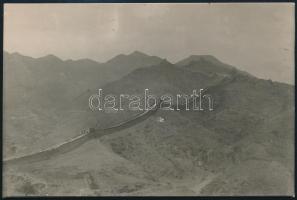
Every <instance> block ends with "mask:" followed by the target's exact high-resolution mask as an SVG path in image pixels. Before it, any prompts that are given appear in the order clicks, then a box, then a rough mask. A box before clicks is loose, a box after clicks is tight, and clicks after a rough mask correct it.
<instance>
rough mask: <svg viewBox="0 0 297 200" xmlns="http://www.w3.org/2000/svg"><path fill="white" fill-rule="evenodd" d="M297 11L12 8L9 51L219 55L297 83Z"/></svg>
mask: <svg viewBox="0 0 297 200" xmlns="http://www.w3.org/2000/svg"><path fill="white" fill-rule="evenodd" d="M294 29H295V28H294V4H292V3H265V4H262V3H256V4H252V3H248V4H6V5H5V10H4V49H5V50H7V51H8V52H15V51H16V52H19V53H21V54H24V55H28V56H32V57H40V56H44V55H47V54H55V55H57V56H58V57H61V58H62V59H79V58H91V59H94V60H97V61H100V62H104V61H106V60H108V59H110V58H111V57H113V56H115V55H117V54H120V53H124V54H128V53H131V52H133V51H134V50H139V51H143V52H144V53H147V54H150V55H157V56H160V57H163V58H167V59H168V60H169V61H171V62H176V61H178V60H180V59H182V58H185V57H187V56H189V55H193V54H211V55H214V56H216V57H217V58H218V59H220V60H222V61H224V62H226V63H228V64H232V65H235V66H237V67H238V68H240V69H243V70H246V71H248V72H250V73H252V74H254V75H256V76H258V77H263V78H270V79H272V80H277V81H282V82H288V83H293V82H294Z"/></svg>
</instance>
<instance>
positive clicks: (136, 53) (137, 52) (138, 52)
mask: <svg viewBox="0 0 297 200" xmlns="http://www.w3.org/2000/svg"><path fill="white" fill-rule="evenodd" d="M130 56H142V57H143V56H149V55H147V54H145V53H143V52H141V51H137V50H136V51H133V52H132V53H131V54H130Z"/></svg>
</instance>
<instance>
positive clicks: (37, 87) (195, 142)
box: [4, 51, 294, 196]
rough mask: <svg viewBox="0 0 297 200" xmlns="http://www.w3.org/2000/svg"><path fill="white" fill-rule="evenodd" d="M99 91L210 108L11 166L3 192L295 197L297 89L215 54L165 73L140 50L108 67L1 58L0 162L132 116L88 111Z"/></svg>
mask: <svg viewBox="0 0 297 200" xmlns="http://www.w3.org/2000/svg"><path fill="white" fill-rule="evenodd" d="M99 88H102V89H103V91H104V92H105V93H106V94H115V95H119V94H142V93H143V91H144V89H145V88H149V89H150V91H151V92H152V93H153V94H156V95H161V94H167V93H170V94H173V95H175V94H179V93H185V94H190V93H191V91H192V90H193V89H197V90H199V89H202V88H209V89H208V90H207V92H208V93H209V94H210V95H211V96H212V97H213V99H214V110H213V111H211V112H207V111H202V112H197V111H163V110H159V111H157V112H156V114H155V115H154V116H151V117H150V118H149V119H147V120H146V121H143V122H141V123H140V124H137V125H135V126H133V127H131V128H128V129H126V130H123V131H119V132H118V133H115V134H112V135H106V136H103V137H102V138H99V139H93V140H90V141H89V142H87V143H85V144H83V145H82V146H80V147H79V148H77V149H75V150H74V151H72V152H69V153H65V154H63V155H61V156H58V157H56V158H53V159H51V160H47V161H42V162H40V163H36V164H34V163H33V164H32V165H30V166H18V167H17V168H16V169H13V168H11V169H7V170H6V172H5V173H6V175H5V183H6V184H8V185H9V187H7V188H9V189H7V190H5V192H6V194H7V195H10V194H28V195H46V194H49V195H53V194H55V195H80V194H81V192H82V193H83V194H86V195H128V196H130V195H132V196H133V195H204V196H205V195H289V194H292V193H293V185H294V184H293V180H294V179H293V177H294V86H292V85H288V84H285V83H279V82H273V81H271V80H263V79H259V78H257V77H254V76H252V75H251V74H250V73H247V72H244V71H240V70H239V69H237V68H236V67H234V66H231V65H228V64H225V63H223V62H221V61H219V60H218V59H217V58H215V57H214V56H211V55H192V56H189V57H188V58H185V59H183V60H181V61H179V62H177V63H175V64H173V63H170V62H168V61H167V60H166V59H162V58H159V57H156V56H148V55H146V54H144V53H141V52H138V51H135V52H133V53H131V54H129V55H118V56H115V57H114V58H112V59H111V60H109V61H107V62H105V63H98V62H95V61H92V60H89V59H82V60H76V61H73V60H66V61H63V60H61V59H59V58H58V57H56V56H53V55H49V56H45V57H41V58H37V59H36V58H31V57H27V56H23V55H20V54H17V53H13V54H10V53H4V105H5V107H4V111H5V117H4V124H5V129H4V138H5V144H4V157H5V156H7V157H9V156H15V155H25V154H26V153H32V152H34V151H38V150H39V149H42V148H45V147H49V146H52V145H54V144H57V143H60V142H63V141H64V140H66V139H68V138H71V137H74V136H75V135H77V134H79V132H80V131H81V130H82V129H85V128H90V127H95V128H105V127H109V126H112V125H114V124H117V123H120V122H122V121H125V120H129V119H131V118H132V117H133V116H134V115H135V114H136V113H135V112H133V111H123V112H118V113H105V112H92V111H91V110H90V109H89V108H88V98H89V97H90V95H92V94H94V93H96V92H97V90H98V89H99ZM160 119H162V120H160ZM15 170H17V171H18V173H17V174H15ZM28 188H29V189H28ZM77 188H81V189H82V191H80V190H77Z"/></svg>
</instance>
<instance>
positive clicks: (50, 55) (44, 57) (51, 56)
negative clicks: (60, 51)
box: [38, 54, 63, 62]
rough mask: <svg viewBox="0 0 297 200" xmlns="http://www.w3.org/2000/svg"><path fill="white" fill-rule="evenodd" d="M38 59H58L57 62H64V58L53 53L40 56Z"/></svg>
mask: <svg viewBox="0 0 297 200" xmlns="http://www.w3.org/2000/svg"><path fill="white" fill-rule="evenodd" d="M38 59H42V60H46V61H56V62H62V61H63V60H62V59H61V58H59V57H57V56H55V55H53V54H48V55H46V56H43V57H40V58H38Z"/></svg>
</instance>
